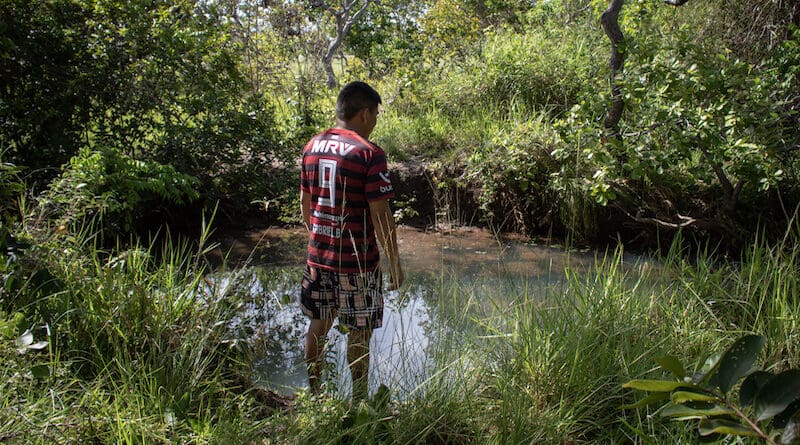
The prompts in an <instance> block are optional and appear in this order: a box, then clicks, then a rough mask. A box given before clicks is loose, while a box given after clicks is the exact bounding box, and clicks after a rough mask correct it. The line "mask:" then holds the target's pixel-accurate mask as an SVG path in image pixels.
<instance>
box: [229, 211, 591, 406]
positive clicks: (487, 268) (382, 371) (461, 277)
mask: <svg viewBox="0 0 800 445" xmlns="http://www.w3.org/2000/svg"><path fill="white" fill-rule="evenodd" d="M305 236H306V235H305V233H304V231H302V230H301V229H297V230H291V229H290V230H287V229H268V230H266V231H263V232H259V233H253V234H251V238H252V239H251V243H252V241H253V240H258V243H257V244H258V246H260V247H258V248H256V249H255V250H252V246H250V247H249V248H250V249H251V252H253V254H252V262H251V263H252V264H256V266H251V267H250V268H247V269H240V270H239V271H238V272H237V273H238V274H240V275H243V276H244V278H245V279H246V280H249V283H250V284H249V289H250V291H251V292H252V296H253V299H252V303H251V304H250V305H249V306H248V308H247V309H246V311H245V315H244V316H243V320H240V322H242V323H246V324H248V325H249V326H250V327H251V329H252V335H253V338H254V339H255V343H256V350H257V351H258V357H257V362H256V369H255V373H256V376H257V380H258V381H259V383H261V384H263V385H265V386H269V387H271V388H273V389H275V390H278V391H280V392H284V393H292V392H294V391H296V389H297V388H301V387H304V386H306V379H307V375H306V371H305V364H304V360H303V354H304V353H303V341H304V335H305V330H306V329H307V326H308V321H307V319H306V318H305V317H304V316H303V315H302V314H300V311H299V307H298V305H299V303H298V300H299V279H300V273H301V270H302V267H303V263H304V258H305V257H304V255H305V242H306V241H305ZM398 242H399V244H400V251H401V257H402V259H403V263H404V267H405V272H406V283H405V285H404V286H403V289H401V290H400V291H392V292H387V293H386V295H385V306H386V307H385V313H384V325H383V327H382V328H381V329H378V330H376V331H375V332H374V334H373V337H372V342H371V350H372V356H371V363H370V387H371V388H372V390H373V391H374V389H375V388H377V386H378V385H380V384H386V385H387V386H389V387H390V388H391V389H392V390H393V393H394V394H397V395H399V396H400V397H402V396H403V395H408V394H411V393H413V392H414V391H416V390H419V388H420V387H421V385H422V383H423V382H424V381H425V379H426V378H428V377H429V374H430V370H431V367H432V364H433V363H434V360H435V356H436V355H437V354H441V352H442V351H441V348H440V347H439V346H441V344H443V343H442V342H443V341H444V339H445V338H447V337H451V338H450V340H448V343H447V344H448V347H450V348H452V347H455V345H456V344H457V342H453V341H452V337H453V336H451V335H450V334H452V333H456V334H458V336H461V337H464V335H465V333H464V332H463V330H465V329H467V328H466V327H465V324H463V323H462V324H459V323H458V322H457V321H454V320H458V319H459V317H458V316H455V317H454V316H453V314H456V315H458V314H461V315H462V316H463V315H464V310H466V307H467V301H466V300H470V302H469V305H473V306H475V307H477V308H478V309H480V307H481V304H485V305H486V306H487V307H488V308H489V309H488V310H491V306H492V305H494V306H495V307H496V306H497V305H498V304H500V305H502V304H505V303H504V302H503V299H507V301H509V302H511V301H519V300H520V299H531V298H537V297H536V295H537V291H538V290H539V289H542V288H543V287H546V286H558V285H560V284H563V282H564V269H565V267H567V266H569V267H570V268H571V269H572V270H586V269H587V268H589V267H591V266H592V265H593V264H594V261H595V259H594V258H595V256H594V254H593V253H589V252H572V253H569V252H567V251H565V250H563V249H559V248H550V247H545V246H537V245H532V244H529V243H525V242H523V240H522V239H520V238H516V239H498V238H496V237H495V236H493V235H492V234H491V233H489V232H487V231H485V230H480V229H459V230H453V231H449V232H444V233H440V232H423V231H419V230H416V229H412V228H404V227H401V228H399V230H398ZM245 245H246V243H243V244H241V245H236V244H235V243H234V245H233V246H231V247H230V250H231V251H234V250H235V249H240V250H245V249H246V247H245ZM465 289H466V290H465ZM484 296H486V298H485V301H475V300H476V299H477V300H481V299H483V297H484ZM498 297H499V298H500V300H498ZM462 318H463V317H462ZM328 344H329V348H328V351H327V353H326V356H327V361H328V362H329V363H330V366H329V368H330V374H329V375H330V376H331V378H330V379H329V381H330V384H332V385H334V389H335V391H337V392H338V393H339V394H341V395H342V396H346V395H347V394H348V393H349V371H348V370H347V366H346V355H345V346H346V338H345V336H344V335H343V334H342V333H340V332H339V331H338V329H337V327H336V326H334V329H332V330H331V335H330V336H329V341H328Z"/></svg>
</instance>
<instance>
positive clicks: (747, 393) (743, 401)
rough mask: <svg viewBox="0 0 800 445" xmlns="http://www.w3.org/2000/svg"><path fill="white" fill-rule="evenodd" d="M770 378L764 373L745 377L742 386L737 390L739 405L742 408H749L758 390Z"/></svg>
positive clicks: (769, 374) (768, 374)
mask: <svg viewBox="0 0 800 445" xmlns="http://www.w3.org/2000/svg"><path fill="white" fill-rule="evenodd" d="M772 377H773V375H772V374H771V373H769V372H766V371H756V372H754V373H752V374H750V375H749V376H747V378H746V379H744V382H742V386H741V387H740V388H739V405H741V406H742V408H746V407H748V406H750V404H751V403H753V398H754V397H755V396H756V393H758V390H760V389H761V387H762V386H764V384H765V383H767V382H768V381H769V379H771V378H772Z"/></svg>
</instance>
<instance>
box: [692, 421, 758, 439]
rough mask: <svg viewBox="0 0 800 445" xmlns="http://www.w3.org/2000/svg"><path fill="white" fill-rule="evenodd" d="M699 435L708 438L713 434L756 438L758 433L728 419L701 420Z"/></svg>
mask: <svg viewBox="0 0 800 445" xmlns="http://www.w3.org/2000/svg"><path fill="white" fill-rule="evenodd" d="M698 429H699V430H700V434H701V435H703V436H708V435H711V434H714V433H719V434H734V435H736V436H750V437H758V433H756V432H755V431H753V430H752V429H750V428H748V427H746V426H744V425H742V424H741V423H739V422H734V421H733V420H728V419H703V420H701V421H700V424H699V425H698Z"/></svg>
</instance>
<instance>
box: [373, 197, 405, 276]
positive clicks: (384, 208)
mask: <svg viewBox="0 0 800 445" xmlns="http://www.w3.org/2000/svg"><path fill="white" fill-rule="evenodd" d="M369 213H370V216H371V218H372V225H373V226H375V232H376V235H377V237H378V241H379V242H380V243H381V246H383V251H384V252H385V253H386V256H387V257H388V259H389V274H390V277H391V280H390V282H389V290H393V289H397V288H399V287H400V286H401V285H402V284H403V281H404V280H405V276H404V275H403V266H402V265H401V264H400V252H399V250H398V248H397V230H396V228H395V224H394V216H393V215H392V210H391V208H390V207H389V201H388V200H386V199H381V200H378V201H372V202H370V203H369Z"/></svg>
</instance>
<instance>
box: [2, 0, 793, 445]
mask: <svg viewBox="0 0 800 445" xmlns="http://www.w3.org/2000/svg"><path fill="white" fill-rule="evenodd" d="M234 3H235V2H234ZM240 3H242V2H240ZM263 3H264V4H263V5H260V4H259V6H253V5H249V4H248V5H249V6H248V5H244V6H242V4H243V3H242V4H238V3H237V4H235V5H233V3H231V4H232V5H233V12H231V11H229V10H227V9H226V8H227V7H228V6H227V2H196V1H192V0H181V1H178V2H139V1H129V2H120V1H97V0H70V1H62V0H37V1H35V2H29V1H21V0H15V1H9V2H5V3H3V4H2V6H0V10H1V11H0V12H2V14H1V15H2V17H3V20H4V22H3V26H0V69H2V71H3V73H4V76H3V77H2V80H0V85H1V86H2V87H3V88H1V89H0V90H1V91H0V96H2V97H0V99H2V100H0V121H2V122H3V125H2V126H0V160H2V161H3V162H2V163H0V248H2V249H0V362H2V363H3V366H2V369H0V372H2V376H0V377H2V378H0V442H7V443H25V444H27V443H41V444H45V443H47V444H49V443H377V442H384V443H497V444H500V443H503V444H505V443H530V442H535V443H686V442H692V441H694V440H695V437H694V434H695V433H694V432H693V431H691V430H690V429H689V428H688V427H686V426H684V425H682V424H678V423H667V422H665V421H662V420H661V419H660V418H659V417H658V416H654V415H653V414H654V413H653V412H651V411H649V410H648V409H640V410H620V409H619V407H620V406H621V405H623V404H625V403H629V402H631V401H632V400H633V399H634V397H633V395H631V394H630V393H627V392H625V391H623V390H622V387H621V385H622V383H624V382H626V381H629V380H631V379H635V378H643V377H656V378H657V377H662V376H661V375H660V374H661V372H662V371H661V370H659V369H657V368H656V367H655V366H654V365H653V363H654V360H653V359H654V357H657V356H659V355H663V354H665V353H668V354H672V355H676V356H679V357H684V358H688V357H698V358H700V357H703V356H704V355H705V353H708V352H710V351H717V350H720V349H723V347H724V346H725V345H727V344H729V343H730V342H731V341H732V340H733V339H735V338H737V337H740V336H741V334H743V333H750V332H754V333H758V334H762V335H765V336H766V338H767V339H768V345H767V348H766V351H767V352H766V356H765V357H764V358H763V360H762V361H761V362H762V363H767V364H768V365H769V366H772V367H773V368H774V370H775V371H780V370H783V369H788V368H796V367H798V366H799V365H800V351H798V345H800V339H799V338H798V335H799V334H798V332H800V330H799V329H798V326H797V323H798V316H800V301H798V283H799V282H800V276H799V275H798V274H799V273H800V272H798V271H800V268H799V267H798V261H800V258H798V255H800V253H798V252H800V244H799V243H800V241H798V239H797V234H796V230H795V228H793V229H792V230H791V231H790V232H789V234H788V235H787V234H786V233H787V232H786V231H785V228H786V227H787V223H788V225H789V226H791V225H792V223H791V222H790V221H794V220H796V218H797V209H798V207H797V205H798V202H797V198H798V196H800V194H799V193H798V187H799V184H800V179H798V167H799V166H800V165H798V162H799V160H798V156H797V154H798V152H800V151H798V137H799V136H798V128H800V125H797V122H798V121H797V116H798V114H797V113H798V110H800V108H798V107H800V99H798V96H797V91H800V83H798V82H800V80H798V79H800V76H798V74H800V45H799V44H798V39H800V32H798V30H797V29H796V21H797V9H796V6H793V3H792V2H773V1H770V0H759V1H757V2H755V3H753V2H739V1H734V2H730V1H725V2H723V1H721V0H719V1H716V0H715V1H709V2H688V3H687V4H686V5H685V6H683V7H681V8H672V7H670V6H666V5H661V4H659V5H656V4H654V3H652V4H651V3H648V2H645V1H638V2H629V4H628V5H626V7H625V9H624V10H623V14H622V17H621V20H620V24H621V27H622V30H623V32H624V34H625V36H626V46H625V52H626V57H627V65H626V68H625V70H624V74H623V75H622V76H621V77H620V78H619V81H620V85H621V86H622V89H623V94H624V100H625V103H626V108H625V113H624V115H623V120H622V122H621V127H620V130H621V134H622V140H621V141H615V140H614V139H613V138H610V137H609V136H610V135H609V134H608V132H607V129H605V128H604V127H603V124H602V121H603V119H604V116H605V113H606V110H607V108H608V105H609V103H610V100H611V98H610V91H609V88H608V84H607V82H608V75H609V72H608V68H607V66H606V64H607V62H606V61H607V58H608V51H609V48H608V43H607V40H606V38H605V36H604V35H603V34H602V31H601V30H600V28H599V25H598V19H599V15H600V13H601V12H602V11H603V9H604V8H605V7H606V6H607V5H606V4H603V3H602V2H599V1H591V2H588V4H583V2H580V4H578V2H573V1H563V2H555V1H553V2H539V3H537V4H536V5H533V6H531V5H530V4H529V3H527V2H514V1H505V2H488V3H487V2H457V1H441V2H436V3H435V5H427V6H430V8H428V7H427V6H426V4H423V3H420V2H407V3H403V2H399V3H398V4H397V5H394V4H382V5H380V7H381V8H382V9H381V14H383V15H384V16H385V17H387V19H386V20H383V19H381V17H379V16H380V15H381V14H377V15H376V16H372V17H371V18H370V20H371V22H370V24H371V25H373V26H360V27H356V28H354V29H353V33H354V34H353V35H352V36H350V37H349V38H350V39H351V41H350V43H348V45H346V47H345V53H347V57H344V58H342V59H341V61H340V62H341V63H339V64H338V65H337V74H338V75H339V78H340V80H342V81H347V80H352V79H367V80H368V81H370V82H371V83H373V84H374V85H375V86H376V87H377V89H378V90H379V91H381V93H382V95H383V97H384V109H383V112H382V115H381V120H380V124H379V126H378V127H377V129H376V133H375V134H374V136H375V139H376V141H377V142H379V143H380V144H381V145H382V146H383V147H384V148H385V149H386V150H387V152H388V153H389V155H390V157H391V158H392V159H394V160H408V161H410V162H412V163H423V164H424V165H426V166H427V167H426V168H427V169H428V173H429V177H430V178H432V179H433V181H432V184H431V185H432V186H433V187H434V188H437V189H440V190H444V191H445V192H450V193H452V196H462V195H463V190H465V189H466V190H469V193H470V195H471V199H473V200H474V201H475V203H476V205H477V206H478V207H480V209H481V213H480V218H482V220H483V221H485V222H486V223H487V224H491V225H492V226H493V228H495V229H497V230H518V231H524V232H528V233H543V232H547V233H553V232H557V234H561V235H563V236H564V237H565V238H568V239H569V240H570V241H573V242H581V241H596V240H600V241H608V239H609V237H611V238H613V239H615V240H616V239H618V238H617V236H620V238H621V239H622V240H623V241H628V242H630V241H631V240H638V241H639V242H640V244H644V245H646V246H651V247H652V246H659V245H661V246H669V245H672V250H670V251H669V253H668V254H665V255H664V257H663V258H660V260H661V263H658V264H659V265H658V266H654V265H653V263H652V262H642V263H641V264H637V265H630V264H623V263H624V261H623V258H624V257H623V255H622V254H621V253H622V250H623V249H624V248H623V247H622V246H619V247H618V248H617V249H618V250H617V251H616V252H609V254H608V256H606V257H604V258H600V259H598V262H597V264H596V266H595V267H594V268H593V269H592V270H590V271H588V273H587V272H586V271H580V273H578V271H568V275H569V279H568V281H566V282H565V283H563V284H559V285H556V286H550V287H541V288H535V289H527V290H522V291H520V293H519V295H518V296H517V298H516V299H515V301H514V304H511V305H508V304H505V303H502V301H505V300H501V299H500V297H499V295H493V294H492V291H491V289H489V290H487V286H484V285H478V284H474V285H473V284H469V283H464V282H462V281H460V280H458V279H456V278H443V279H442V281H441V283H440V284H439V289H438V293H439V294H438V295H437V299H438V300H441V301H443V302H445V301H449V302H451V303H452V302H457V304H450V305H449V306H447V307H449V310H448V309H446V308H445V309H442V310H443V311H444V312H445V313H447V317H448V318H449V319H450V320H451V321H452V323H454V324H457V325H459V326H464V325H470V326H472V327H473V328H474V330H475V331H477V334H476V336H475V337H474V338H468V339H459V340H458V341H456V340H453V341H452V343H451V344H444V345H441V346H440V347H441V348H443V353H442V354H440V355H438V356H437V360H436V362H435V363H433V364H432V366H433V371H434V372H433V373H432V377H431V379H429V380H428V381H427V382H426V383H425V385H424V387H421V388H419V389H418V390H416V391H414V392H413V397H408V398H403V399H402V400H400V399H398V398H392V399H391V400H389V399H386V398H382V397H378V398H377V399H378V400H373V401H372V402H371V403H370V404H367V405H364V406H356V407H353V408H351V407H349V406H348V405H347V404H346V403H343V402H341V401H338V400H336V399H334V398H325V397H323V398H314V397H311V396H309V395H308V394H307V393H305V392H303V391H300V393H299V394H298V395H297V398H296V399H295V401H294V403H293V406H292V408H291V409H288V410H284V409H275V406H276V405H280V403H276V402H275V400H272V401H270V400H269V398H267V399H265V397H264V394H263V393H261V392H259V391H257V390H255V389H253V388H252V387H251V385H250V382H249V379H248V372H249V370H250V369H251V365H252V363H250V360H251V356H250V353H249V348H250V345H249V341H248V335H249V334H248V333H247V332H239V331H237V329H236V325H235V324H231V323H230V321H231V320H232V319H233V318H235V317H236V315H237V314H238V313H239V312H238V311H240V309H241V307H242V305H243V304H245V303H246V302H247V299H248V298H249V290H248V288H247V286H246V285H242V284H241V283H238V282H236V281H235V280H234V281H233V282H232V284H229V285H225V286H221V285H219V283H217V282H215V281H214V278H213V276H212V275H210V274H209V272H210V269H209V268H208V265H207V264H206V262H205V259H204V253H205V249H204V245H205V244H204V243H205V237H206V235H207V233H205V232H206V231H205V230H203V232H204V233H203V234H202V235H200V236H199V237H198V236H196V234H195V233H192V234H191V237H192V238H200V239H201V241H200V242H199V243H196V242H192V243H185V242H183V241H178V240H177V239H175V240H170V239H169V235H168V232H167V231H166V229H164V228H163V226H164V225H166V224H169V223H176V222H183V223H185V222H186V221H188V220H190V219H192V218H193V216H189V215H192V212H193V213H196V214H197V215H198V216H197V221H200V217H199V213H200V212H199V209H202V208H204V206H205V205H207V204H211V205H208V207H213V204H214V203H216V202H220V203H221V204H220V207H219V208H220V213H221V214H222V215H224V216H221V217H220V219H223V218H224V219H227V220H229V221H233V220H237V217H238V216H240V215H242V214H245V213H248V212H256V213H257V214H259V215H261V216H263V215H264V209H265V208H266V209H267V213H268V214H269V216H270V217H271V218H276V219H280V220H282V221H297V220H298V212H297V211H296V199H297V197H296V174H295V171H294V170H293V168H294V167H293V166H294V160H295V159H296V156H297V155H298V153H299V149H300V147H301V146H302V144H303V143H304V141H305V140H306V139H307V138H308V137H309V136H310V135H311V134H313V133H314V132H316V131H319V130H320V129H322V128H324V127H327V126H329V125H330V124H331V114H332V112H331V110H332V109H333V95H334V93H333V92H331V91H328V90H326V89H325V88H324V86H323V79H322V76H321V70H320V69H319V67H318V66H316V65H315V61H316V59H315V57H316V56H317V54H316V53H314V51H317V50H318V48H320V47H324V46H325V45H324V42H327V40H324V37H325V36H323V35H322V34H324V32H325V30H326V26H325V25H324V23H322V22H320V23H322V25H320V26H319V27H317V26H314V27H309V26H307V24H308V20H311V19H312V18H313V19H314V20H316V18H317V17H318V15H319V14H317V12H318V11H312V13H310V14H307V15H308V17H306V16H304V13H303V12H302V11H298V10H296V9H293V8H297V7H300V6H299V3H297V2H287V3H286V4H283V5H281V2H263ZM400 3H402V4H400ZM489 3H491V4H489ZM393 5H394V6H393ZM245 6H247V7H252V9H250V10H247V9H246V8H245ZM240 7H241V8H240ZM237 8H239V9H237ZM247 11H249V12H247ZM731 11H733V12H731ZM237 14H240V15H237ZM259 14H263V16H261V15H259ZM230 17H237V18H246V19H247V20H250V19H253V20H252V22H250V21H247V23H244V24H243V22H242V21H240V20H231V19H229V18H230ZM304 17H305V18H304ZM309 17H311V18H309ZM408 17H413V19H408ZM262 19H263V20H262ZM304 20H305V22H304ZM793 20H794V22H795V25H792V21H793ZM293 21H295V22H297V23H295V22H293ZM265 23H270V26H265V27H264V28H260V27H258V26H255V25H259V24H265ZM303 26H305V27H306V28H303ZM311 28H314V29H315V30H316V31H315V32H313V33H311V32H309V33H300V32H298V31H297V29H311ZM409 35H413V36H415V37H418V40H419V41H415V42H412V43H413V44H408V42H407V41H408V40H409V38H408V37H409ZM304 39H305V40H304ZM321 42H322V43H321ZM404 42H406V43H404ZM454 190H455V191H454ZM446 194H447V193H445V195H446ZM403 199H406V200H407V202H409V203H410V202H413V199H414V197H403ZM184 206H185V207H184ZM408 213H413V212H408ZM448 216H449V215H448ZM472 222H475V221H472ZM199 225H200V224H199V223H198V224H196V226H199ZM193 226H195V225H191V224H190V225H189V226H182V228H184V229H186V230H188V229H187V227H193ZM679 226H683V227H682V230H679ZM139 229H142V230H141V231H139ZM150 229H152V230H153V232H151V233H158V236H157V239H156V241H152V242H151V241H145V240H147V239H148V238H147V236H146V235H145V236H139V237H136V236H130V235H131V233H132V232H138V235H143V234H147V233H148V231H149V230H150ZM620 233H622V235H620ZM676 234H685V235H686V238H687V239H690V238H691V239H692V241H691V242H689V241H686V242H684V243H683V244H681V242H680V241H679V238H680V237H678V240H674V238H675V236H676ZM756 234H758V236H756ZM184 235H185V233H184ZM626 235H627V236H626ZM154 236H155V235H154ZM181 239H182V238H181ZM696 239H701V240H709V239H710V240H712V241H711V242H709V243H708V245H714V246H716V245H717V242H718V241H722V242H721V244H722V245H725V246H726V247H732V246H733V247H735V248H736V249H732V250H733V251H734V253H735V255H734V256H731V257H728V256H725V255H724V254H722V252H720V251H713V249H712V251H711V252H708V253H704V251H703V249H698V248H697V247H696V245H695V243H694V240H696ZM118 240H119V241H118ZM700 245H703V243H700ZM690 246H691V249H690V248H689V247H690ZM731 258H732V259H731ZM623 266H625V267H623ZM454 307H456V308H460V310H457V311H453V310H452V308H454ZM700 360H701V359H700ZM700 364H701V363H698V366H699V365H700Z"/></svg>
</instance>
